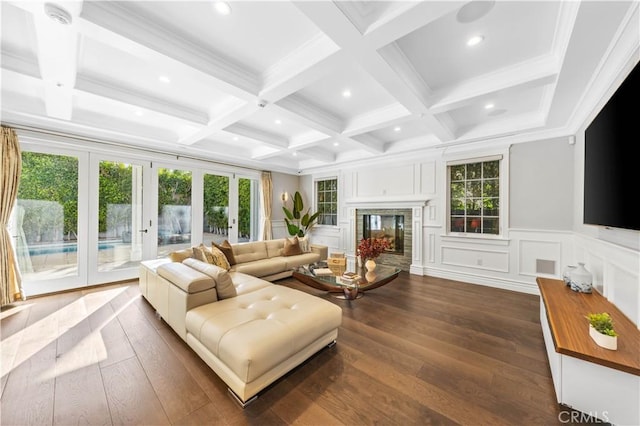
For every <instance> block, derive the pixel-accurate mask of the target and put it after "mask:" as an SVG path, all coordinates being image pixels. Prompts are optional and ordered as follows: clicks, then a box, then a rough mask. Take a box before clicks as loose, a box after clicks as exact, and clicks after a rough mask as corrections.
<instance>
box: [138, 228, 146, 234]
mask: <svg viewBox="0 0 640 426" xmlns="http://www.w3.org/2000/svg"><path fill="white" fill-rule="evenodd" d="M139 232H144V233H145V234H146V233H147V232H148V230H146V229H141V230H140V231H139Z"/></svg>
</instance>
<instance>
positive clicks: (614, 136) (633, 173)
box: [584, 63, 640, 230]
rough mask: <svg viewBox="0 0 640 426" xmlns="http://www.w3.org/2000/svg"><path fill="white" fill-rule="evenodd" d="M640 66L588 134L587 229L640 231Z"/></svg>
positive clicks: (607, 105) (625, 82)
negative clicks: (588, 227) (606, 228)
mask: <svg viewBox="0 0 640 426" xmlns="http://www.w3.org/2000/svg"><path fill="white" fill-rule="evenodd" d="M639 105H640V63H638V64H636V66H635V68H634V69H633V70H632V71H631V73H629V75H628V76H627V77H626V79H625V80H624V81H623V83H622V85H621V86H620V87H618V89H617V90H616V91H615V93H614V94H613V96H612V97H611V99H609V101H608V102H607V104H606V105H605V106H604V108H602V110H601V111H600V112H599V113H598V115H597V116H596V117H595V118H594V119H593V121H592V122H591V124H590V125H589V127H587V130H586V132H585V155H584V223H585V224H589V225H602V226H609V227H613V228H623V229H634V230H640V210H638V209H637V207H635V205H637V203H638V199H639V198H640V157H638V153H639V152H640V107H639Z"/></svg>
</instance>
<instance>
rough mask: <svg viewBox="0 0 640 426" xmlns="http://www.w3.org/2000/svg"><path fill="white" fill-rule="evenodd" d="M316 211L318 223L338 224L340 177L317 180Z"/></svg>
mask: <svg viewBox="0 0 640 426" xmlns="http://www.w3.org/2000/svg"><path fill="white" fill-rule="evenodd" d="M316 211H317V212H319V213H320V215H319V216H318V225H332V226H336V225H337V224H338V179H324V180H317V181H316Z"/></svg>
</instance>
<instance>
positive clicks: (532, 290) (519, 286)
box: [410, 266, 540, 296]
mask: <svg viewBox="0 0 640 426" xmlns="http://www.w3.org/2000/svg"><path fill="white" fill-rule="evenodd" d="M410 273H412V274H416V275H423V276H424V275H426V276H430V277H436V278H444V279H448V280H454V281H462V282H466V283H471V284H478V285H483V286H487V287H494V288H501V289H503V290H511V291H517V292H519V293H527V294H535V295H537V296H539V295H540V291H539V289H538V286H537V285H536V284H535V283H530V282H524V281H516V280H510V279H504V278H497V277H489V276H481V275H478V274H470V273H465V272H459V271H450V270H445V269H439V268H430V267H423V268H421V269H420V268H418V267H413V266H412V267H411V270H410Z"/></svg>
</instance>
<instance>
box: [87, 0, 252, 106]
mask: <svg viewBox="0 0 640 426" xmlns="http://www.w3.org/2000/svg"><path fill="white" fill-rule="evenodd" d="M125 4H126V5H127V6H125ZM131 4H132V3H127V2H122V3H120V2H85V5H84V7H83V9H82V14H81V17H82V18H84V19H85V20H86V21H88V22H90V23H92V24H95V25H99V26H102V27H104V28H106V29H108V30H110V31H113V32H115V33H116V34H119V35H121V36H125V37H126V38H128V39H130V40H133V41H135V42H136V43H138V44H140V45H142V46H144V47H146V48H148V49H150V50H152V51H154V52H157V53H159V54H162V55H165V56H167V57H169V58H171V59H174V60H176V61H178V62H181V63H183V64H186V65H188V66H190V67H191V68H193V69H196V70H198V71H200V72H203V73H205V74H207V75H208V76H210V77H213V78H214V79H216V80H219V81H221V82H224V83H225V84H224V88H225V90H227V91H230V92H232V93H234V94H235V95H237V96H239V97H242V98H247V97H249V98H255V96H256V95H257V93H258V90H259V81H258V80H259V79H258V77H257V76H256V75H255V74H254V73H252V72H251V71H249V70H247V69H246V68H244V67H242V66H240V65H239V64H236V63H235V62H233V61H232V60H230V59H229V58H225V57H224V56H222V55H221V54H220V53H216V52H213V51H212V49H211V48H209V47H206V46H203V45H201V44H200V43H198V42H196V41H194V40H191V39H189V38H187V37H186V36H184V35H183V34H181V33H178V32H175V31H173V32H172V31H169V30H168V29H167V28H166V27H165V26H162V25H160V24H158V23H156V22H152V21H149V20H148V19H146V18H145V17H144V16H143V15H142V14H141V13H140V11H138V10H136V9H135V8H134V7H131Z"/></svg>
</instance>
